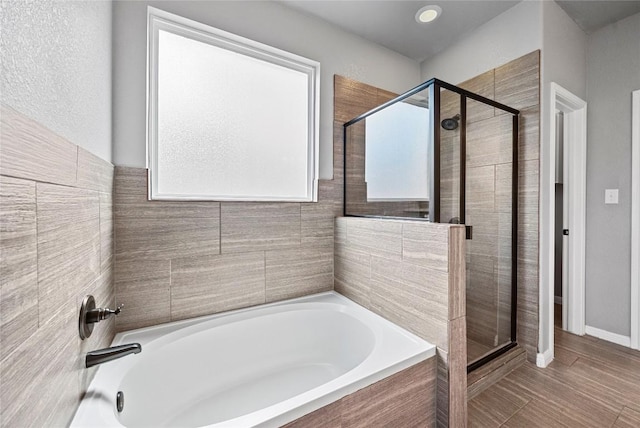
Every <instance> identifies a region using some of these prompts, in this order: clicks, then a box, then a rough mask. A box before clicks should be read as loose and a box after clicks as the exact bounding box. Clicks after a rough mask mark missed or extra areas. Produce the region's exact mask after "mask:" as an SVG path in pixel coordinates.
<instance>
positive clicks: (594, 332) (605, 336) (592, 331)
mask: <svg viewBox="0 0 640 428" xmlns="http://www.w3.org/2000/svg"><path fill="white" fill-rule="evenodd" d="M584 332H585V334H588V335H589V336H594V337H597V338H598V339H602V340H606V341H607V342H612V343H617V344H618V345H622V346H626V347H627V348H630V347H631V338H630V337H629V336H623V335H621V334H617V333H611V332H610V331H606V330H601V329H599V328H595V327H590V326H588V325H587V326H585V327H584Z"/></svg>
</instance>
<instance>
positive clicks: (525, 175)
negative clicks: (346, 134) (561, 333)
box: [441, 51, 540, 361]
mask: <svg viewBox="0 0 640 428" xmlns="http://www.w3.org/2000/svg"><path fill="white" fill-rule="evenodd" d="M459 86H460V87H462V88H464V89H467V90H469V91H471V92H475V93H477V94H479V95H482V96H484V97H487V98H490V99H495V100H496V101H498V102H501V103H503V104H506V105H508V106H510V107H513V108H516V109H519V110H520V124H519V125H520V132H519V147H518V169H519V171H518V172H519V177H518V180H519V183H518V186H519V187H518V248H517V250H518V308H517V309H518V331H517V341H518V343H519V344H521V345H523V346H524V347H525V349H526V350H527V356H528V358H529V360H530V361H535V357H536V350H537V343H538V193H539V190H538V187H539V147H540V127H539V123H540V52H539V51H534V52H531V53H529V54H527V55H525V56H523V57H520V58H518V59H515V60H513V61H511V62H509V63H507V64H505V65H503V66H500V67H498V68H495V69H492V70H489V71H487V72H485V73H483V74H480V75H478V76H476V77H474V78H472V79H470V80H468V81H466V82H463V83H461V84H459ZM453 99H454V97H453V96H452V94H451V93H448V92H445V93H443V97H442V101H443V103H442V110H441V112H442V115H443V117H450V116H452V115H454V114H456V113H459V101H458V98H457V97H455V102H453ZM467 107H468V112H467V113H468V126H467V153H466V154H467V157H466V163H467V189H468V190H467V205H466V206H467V213H466V214H467V219H466V223H467V224H470V225H472V226H473V239H472V240H469V241H467V327H468V328H467V334H468V336H469V339H471V341H472V342H471V343H474V344H477V345H479V346H480V347H482V345H484V346H483V347H485V348H486V349H484V350H488V349H490V348H492V347H493V346H494V345H496V344H498V343H500V344H502V343H505V341H508V338H509V336H510V329H511V325H510V310H511V275H510V273H511V230H510V228H511V178H512V174H511V168H512V163H511V160H512V158H511V155H512V153H511V115H509V114H504V113H501V111H500V110H498V109H493V108H491V107H487V106H485V105H483V104H480V103H477V102H474V101H471V100H470V101H469V103H468V106H467ZM441 141H442V158H441V167H442V199H443V202H448V203H444V204H443V206H442V207H441V208H442V218H443V219H445V220H446V219H447V218H450V217H454V216H456V215H458V206H457V203H458V199H457V198H458V191H457V190H458V188H459V187H458V186H459V185H458V177H459V166H460V165H459V131H453V132H452V131H445V130H443V131H442V140H441ZM481 351H482V350H480V351H479V352H481Z"/></svg>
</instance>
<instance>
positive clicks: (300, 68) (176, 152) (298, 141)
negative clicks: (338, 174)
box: [148, 8, 319, 201]
mask: <svg viewBox="0 0 640 428" xmlns="http://www.w3.org/2000/svg"><path fill="white" fill-rule="evenodd" d="M150 9H151V10H150V32H151V35H152V36H153V37H150V43H151V45H150V49H149V50H150V53H151V54H150V64H151V66H150V73H151V75H150V82H151V84H150V93H151V96H150V97H149V101H150V110H149V117H150V119H151V120H150V123H149V125H150V129H149V146H148V147H149V156H150V158H149V164H150V170H151V186H150V189H151V191H150V197H151V199H196V200H253V201H313V200H316V193H317V191H316V189H317V184H316V173H317V107H318V106H317V94H318V92H317V91H318V80H319V79H318V77H319V76H318V74H319V64H318V63H317V62H315V61H311V60H307V59H305V58H301V57H298V56H296V55H293V54H289V53H287V52H284V51H280V50H278V49H274V48H271V47H268V46H265V45H262V44H259V43H256V42H253V41H250V40H247V39H244V38H241V37H238V36H235V35H232V34H230V33H226V32H222V31H220V30H217V29H213V28H211V27H208V26H204V25H203V24H198V23H195V22H193V21H188V20H185V19H184V18H180V17H176V16H175V15H170V14H167V13H165V12H161V11H158V10H157V9H153V8H150ZM178 21H179V22H178ZM151 39H152V40H151Z"/></svg>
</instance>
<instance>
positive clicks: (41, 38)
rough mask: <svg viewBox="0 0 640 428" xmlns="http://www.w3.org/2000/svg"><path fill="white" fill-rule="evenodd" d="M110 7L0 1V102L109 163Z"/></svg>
mask: <svg viewBox="0 0 640 428" xmlns="http://www.w3.org/2000/svg"><path fill="white" fill-rule="evenodd" d="M111 7H112V6H111V2H108V1H52V0H38V1H7V0H2V2H1V3H0V19H1V24H0V35H1V36H0V59H1V63H2V73H0V92H1V93H2V102H3V103H5V104H7V105H10V106H11V107H13V108H14V109H16V110H18V111H20V112H22V113H24V114H26V115H27V116H29V117H31V118H33V119H34V120H36V121H38V122H39V123H41V124H42V125H44V126H46V127H48V128H49V129H51V130H52V131H53V132H55V133H57V134H58V135H61V136H62V137H64V138H66V139H68V140H69V141H72V142H73V143H75V144H78V145H79V146H80V147H83V148H84V149H86V150H88V151H89V152H91V153H93V154H95V155H97V156H99V157H101V158H102V159H105V160H107V161H111ZM143 123H144V120H143Z"/></svg>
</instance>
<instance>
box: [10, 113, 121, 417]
mask: <svg viewBox="0 0 640 428" xmlns="http://www.w3.org/2000/svg"><path fill="white" fill-rule="evenodd" d="M0 116H1V119H0V120H1V129H0V134H1V139H2V141H1V144H0V251H1V256H0V271H1V275H0V341H1V343H0V376H1V379H0V382H1V384H2V388H1V390H0V420H1V421H2V425H3V426H16V427H18V426H19V427H23V426H64V425H67V424H68V423H69V422H70V421H71V418H72V416H73V413H74V411H75V409H76V406H77V403H78V401H79V399H80V397H81V395H82V394H83V393H84V391H85V390H86V387H87V385H88V383H89V381H90V378H91V376H92V375H93V374H94V373H95V369H91V370H87V369H84V360H83V358H84V354H85V353H86V352H87V351H90V350H93V349H99V348H102V347H105V346H109V344H110V343H111V340H112V339H113V334H114V322H113V320H109V321H105V322H102V323H100V324H99V325H97V326H96V327H95V329H94V333H93V335H92V336H91V337H90V338H89V339H87V340H85V341H81V340H80V338H79V336H78V308H79V304H80V302H81V301H82V298H83V297H84V296H85V295H86V294H93V295H94V296H95V297H96V303H97V304H98V305H99V306H111V307H112V306H113V305H114V304H115V299H114V289H113V282H112V278H113V275H112V259H113V256H112V247H113V232H112V231H113V227H112V187H113V166H112V165H111V164H110V163H108V162H105V161H103V160H102V159H100V158H98V157H96V156H94V155H92V154H91V153H89V152H88V151H86V150H84V149H82V148H80V147H78V146H76V145H75V144H72V143H71V142H69V141H67V140H65V139H63V138H61V137H60V136H58V135H56V134H54V133H53V132H51V131H50V130H49V129H47V128H45V127H44V126H42V125H40V124H39V123H37V122H35V121H33V120H31V119H30V118H28V117H26V116H24V115H23V114H21V113H19V112H17V111H15V110H13V109H12V108H11V107H8V106H6V105H2V110H1V115H0ZM125 310H126V309H125ZM35 403H37V405H35ZM45 409H46V410H45Z"/></svg>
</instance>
